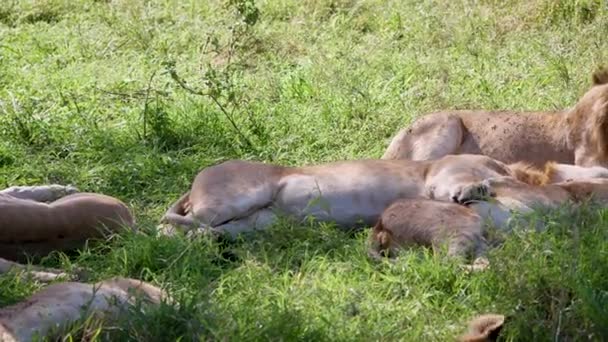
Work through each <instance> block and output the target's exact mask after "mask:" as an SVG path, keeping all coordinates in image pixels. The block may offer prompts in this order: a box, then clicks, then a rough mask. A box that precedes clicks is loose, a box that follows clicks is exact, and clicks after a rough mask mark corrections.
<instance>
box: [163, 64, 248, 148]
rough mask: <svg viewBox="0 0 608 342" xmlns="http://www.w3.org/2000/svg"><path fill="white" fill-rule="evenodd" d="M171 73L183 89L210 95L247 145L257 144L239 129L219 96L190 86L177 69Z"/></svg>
mask: <svg viewBox="0 0 608 342" xmlns="http://www.w3.org/2000/svg"><path fill="white" fill-rule="evenodd" d="M169 74H170V75H171V78H172V79H173V80H174V81H175V82H177V84H179V86H180V87H182V89H184V90H186V91H187V92H189V93H191V94H193V95H198V96H207V97H209V98H210V99H211V100H212V101H213V103H215V105H216V106H217V107H218V108H219V109H220V111H221V112H222V113H223V114H224V115H225V116H226V118H227V119H228V121H230V124H231V125H232V127H233V128H234V130H235V131H236V132H237V134H238V135H239V136H240V137H241V138H242V139H243V140H245V142H246V143H247V146H248V147H250V148H254V149H255V146H254V145H253V143H252V142H251V140H249V138H248V137H247V136H246V135H245V134H244V133H243V132H242V131H241V130H240V129H239V127H238V126H237V124H236V122H234V119H233V118H232V115H231V114H230V113H228V111H227V110H226V108H225V107H224V106H223V105H222V104H221V103H220V102H219V101H218V100H217V98H216V97H215V96H213V95H211V94H209V93H205V92H203V91H200V90H196V89H193V88H192V87H190V86H188V85H187V84H186V82H184V81H183V80H182V79H181V78H180V77H179V76H178V75H177V72H176V71H175V69H173V68H170V69H169Z"/></svg>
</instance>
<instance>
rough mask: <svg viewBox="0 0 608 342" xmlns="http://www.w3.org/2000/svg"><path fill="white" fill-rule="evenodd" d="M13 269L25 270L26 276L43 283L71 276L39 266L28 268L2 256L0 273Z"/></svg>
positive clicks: (24, 274)
mask: <svg viewBox="0 0 608 342" xmlns="http://www.w3.org/2000/svg"><path fill="white" fill-rule="evenodd" d="M11 270H18V271H24V272H23V273H22V276H23V277H24V278H31V279H34V280H36V281H39V282H42V283H49V282H52V281H55V280H57V279H59V278H69V275H68V274H66V273H64V272H62V271H60V270H54V269H41V268H38V267H31V268H28V267H27V266H25V265H21V264H18V263H16V262H12V261H9V260H6V259H3V258H0V274H4V273H8V272H10V271H11Z"/></svg>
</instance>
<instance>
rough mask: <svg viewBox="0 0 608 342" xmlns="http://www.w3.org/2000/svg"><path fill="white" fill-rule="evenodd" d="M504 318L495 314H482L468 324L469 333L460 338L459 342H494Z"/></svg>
mask: <svg viewBox="0 0 608 342" xmlns="http://www.w3.org/2000/svg"><path fill="white" fill-rule="evenodd" d="M505 319H506V317H505V316H504V315H497V314H483V315H480V316H478V317H476V318H475V319H473V320H472V321H471V322H470V323H469V331H468V332H467V333H466V334H465V335H463V336H460V338H459V341H461V342H487V341H496V339H497V338H498V336H499V335H500V331H501V330H502V328H503V326H504V323H505Z"/></svg>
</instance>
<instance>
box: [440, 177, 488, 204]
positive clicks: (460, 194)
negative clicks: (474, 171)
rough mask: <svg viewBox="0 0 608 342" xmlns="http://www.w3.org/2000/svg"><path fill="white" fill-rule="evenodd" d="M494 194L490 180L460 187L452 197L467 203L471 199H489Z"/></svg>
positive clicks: (453, 199) (457, 201)
mask: <svg viewBox="0 0 608 342" xmlns="http://www.w3.org/2000/svg"><path fill="white" fill-rule="evenodd" d="M492 195H493V193H492V188H491V186H490V184H489V182H487V181H483V182H479V183H473V184H469V185H465V186H463V187H459V188H457V189H456V191H455V192H454V193H453V194H452V195H451V196H450V197H451V199H452V201H454V202H456V203H460V204H466V203H468V202H471V201H484V200H488V199H489V198H490V197H492Z"/></svg>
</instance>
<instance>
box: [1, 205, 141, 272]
mask: <svg viewBox="0 0 608 342" xmlns="http://www.w3.org/2000/svg"><path fill="white" fill-rule="evenodd" d="M133 224H134V219H133V216H132V215H131V212H130V211H129V209H128V208H127V206H126V205H125V204H124V203H123V202H121V201H120V200H118V199H116V198H113V197H110V196H106V195H101V194H93V193H76V194H71V195H68V196H65V197H62V198H60V199H58V200H56V201H54V202H51V203H49V204H47V203H43V202H36V201H33V200H28V199H21V198H16V197H13V196H10V195H3V194H0V227H1V229H0V257H3V258H7V259H11V260H21V259H23V257H24V256H25V254H28V255H32V256H43V255H46V254H48V253H50V252H51V251H53V250H71V249H75V248H78V247H82V246H83V245H84V242H85V241H86V240H88V239H94V238H102V237H104V236H107V235H108V233H114V232H117V231H119V230H120V229H122V228H124V227H131V228H132V227H133Z"/></svg>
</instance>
